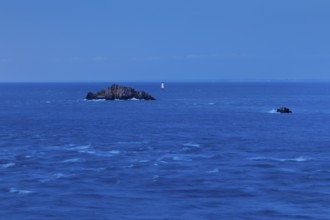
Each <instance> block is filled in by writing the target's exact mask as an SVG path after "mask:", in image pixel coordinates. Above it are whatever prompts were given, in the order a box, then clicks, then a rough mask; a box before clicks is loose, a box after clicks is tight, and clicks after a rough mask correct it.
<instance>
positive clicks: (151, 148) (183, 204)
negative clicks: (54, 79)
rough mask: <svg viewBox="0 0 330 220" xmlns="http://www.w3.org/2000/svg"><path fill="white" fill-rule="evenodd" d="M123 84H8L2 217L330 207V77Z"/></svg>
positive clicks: (216, 214) (184, 215)
mask: <svg viewBox="0 0 330 220" xmlns="http://www.w3.org/2000/svg"><path fill="white" fill-rule="evenodd" d="M125 85H129V86H133V87H135V88H137V89H143V90H146V91H147V92H149V93H150V94H152V95H153V96H155V97H156V98H157V100H156V101H110V102H108V101H85V100H84V97H85V95H86V93H87V92H88V91H96V90H99V89H102V88H105V87H106V86H108V84H97V83H95V84H69V83H67V84H0V94H1V97H0V203H1V206H0V216H1V219H329V218H330V144H329V143H330V136H329V131H330V102H329V101H330V84H327V83H309V84H306V83H208V84H202V83H199V84H188V83H186V84H185V83H181V84H180V83H172V84H171V83H168V84H166V89H165V90H164V91H162V90H161V89H160V85H159V84H157V83H156V84H152V83H150V84H129V83H128V84H125ZM282 105H285V106H287V107H290V108H291V109H292V111H293V112H294V113H293V114H278V113H275V111H274V109H276V108H277V107H280V106H282Z"/></svg>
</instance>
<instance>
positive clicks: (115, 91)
mask: <svg viewBox="0 0 330 220" xmlns="http://www.w3.org/2000/svg"><path fill="white" fill-rule="evenodd" d="M86 99H87V100H93V99H105V100H115V99H119V100H128V99H144V100H155V98H154V97H152V96H151V95H149V94H148V93H146V92H144V91H136V90H135V89H133V88H130V87H125V86H119V85H117V84H113V85H112V86H110V87H108V89H107V90H100V91H98V92H96V93H92V92H89V93H87V95H86Z"/></svg>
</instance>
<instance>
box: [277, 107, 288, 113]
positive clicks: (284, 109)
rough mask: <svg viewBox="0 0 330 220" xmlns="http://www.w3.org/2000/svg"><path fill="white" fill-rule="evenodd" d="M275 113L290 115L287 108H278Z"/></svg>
mask: <svg viewBox="0 0 330 220" xmlns="http://www.w3.org/2000/svg"><path fill="white" fill-rule="evenodd" d="M277 112H279V113H292V111H291V110H290V109H289V108H287V107H281V108H278V109H277Z"/></svg>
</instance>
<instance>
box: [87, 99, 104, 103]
mask: <svg viewBox="0 0 330 220" xmlns="http://www.w3.org/2000/svg"><path fill="white" fill-rule="evenodd" d="M84 101H87V102H104V101H107V100H105V99H84Z"/></svg>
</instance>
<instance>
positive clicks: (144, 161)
mask: <svg viewBox="0 0 330 220" xmlns="http://www.w3.org/2000/svg"><path fill="white" fill-rule="evenodd" d="M149 161H150V160H139V161H138V162H139V163H147V162H149Z"/></svg>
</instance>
